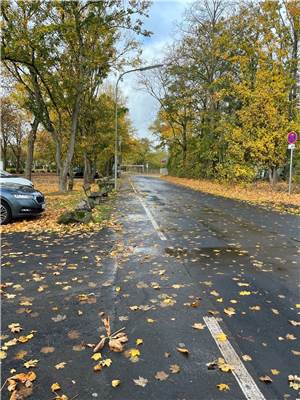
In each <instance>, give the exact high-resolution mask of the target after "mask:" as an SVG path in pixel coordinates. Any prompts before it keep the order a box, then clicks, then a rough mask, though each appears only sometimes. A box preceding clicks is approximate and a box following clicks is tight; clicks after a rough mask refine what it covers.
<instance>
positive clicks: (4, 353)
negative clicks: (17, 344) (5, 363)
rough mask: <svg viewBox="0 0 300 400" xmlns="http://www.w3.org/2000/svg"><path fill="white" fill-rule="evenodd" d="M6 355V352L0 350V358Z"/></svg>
mask: <svg viewBox="0 0 300 400" xmlns="http://www.w3.org/2000/svg"><path fill="white" fill-rule="evenodd" d="M6 357H7V353H6V352H5V351H3V350H0V360H4V359H5V358H6Z"/></svg>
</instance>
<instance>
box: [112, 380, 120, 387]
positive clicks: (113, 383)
mask: <svg viewBox="0 0 300 400" xmlns="http://www.w3.org/2000/svg"><path fill="white" fill-rule="evenodd" d="M120 383H121V381H120V380H119V379H113V380H112V381H111V386H112V387H114V388H115V387H117V386H119V385H120Z"/></svg>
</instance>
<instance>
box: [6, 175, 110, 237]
mask: <svg viewBox="0 0 300 400" xmlns="http://www.w3.org/2000/svg"><path fill="white" fill-rule="evenodd" d="M32 180H33V183H34V187H35V188H36V189H37V190H39V191H41V192H42V193H43V194H44V195H45V199H46V210H45V211H44V212H43V214H41V215H40V216H38V217H32V218H26V219H25V218H23V219H16V220H13V221H12V222H11V223H10V224H8V225H4V226H1V233H10V232H11V233H12V232H43V231H44V232H45V231H46V232H47V231H48V232H58V233H59V232H61V233H65V232H66V231H67V232H76V231H80V232H83V231H93V230H99V229H101V228H102V227H104V226H107V225H110V224H112V221H111V212H112V207H113V205H112V200H113V198H114V195H113V194H110V196H109V198H108V199H107V200H106V201H105V202H103V204H101V205H99V206H96V207H95V209H94V210H93V222H91V223H89V224H86V225H84V224H72V225H60V224H58V223H57V218H58V217H59V216H60V215H61V214H62V213H63V212H65V211H68V210H72V209H74V207H75V205H76V204H77V203H78V202H79V200H80V199H82V198H86V196H85V194H84V191H83V189H82V183H83V182H82V179H76V180H75V181H74V190H73V191H72V192H67V193H60V192H58V190H57V188H58V179H57V176H55V175H37V176H34V177H33V179H32ZM95 189H96V188H95Z"/></svg>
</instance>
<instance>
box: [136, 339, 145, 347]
mask: <svg viewBox="0 0 300 400" xmlns="http://www.w3.org/2000/svg"><path fill="white" fill-rule="evenodd" d="M143 343H144V341H143V339H136V341H135V344H136V345H137V346H139V345H140V344H143Z"/></svg>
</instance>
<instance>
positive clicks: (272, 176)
mask: <svg viewBox="0 0 300 400" xmlns="http://www.w3.org/2000/svg"><path fill="white" fill-rule="evenodd" d="M277 181H278V175H277V168H276V167H270V168H269V182H270V184H271V185H272V186H274V185H276V183H277Z"/></svg>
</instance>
